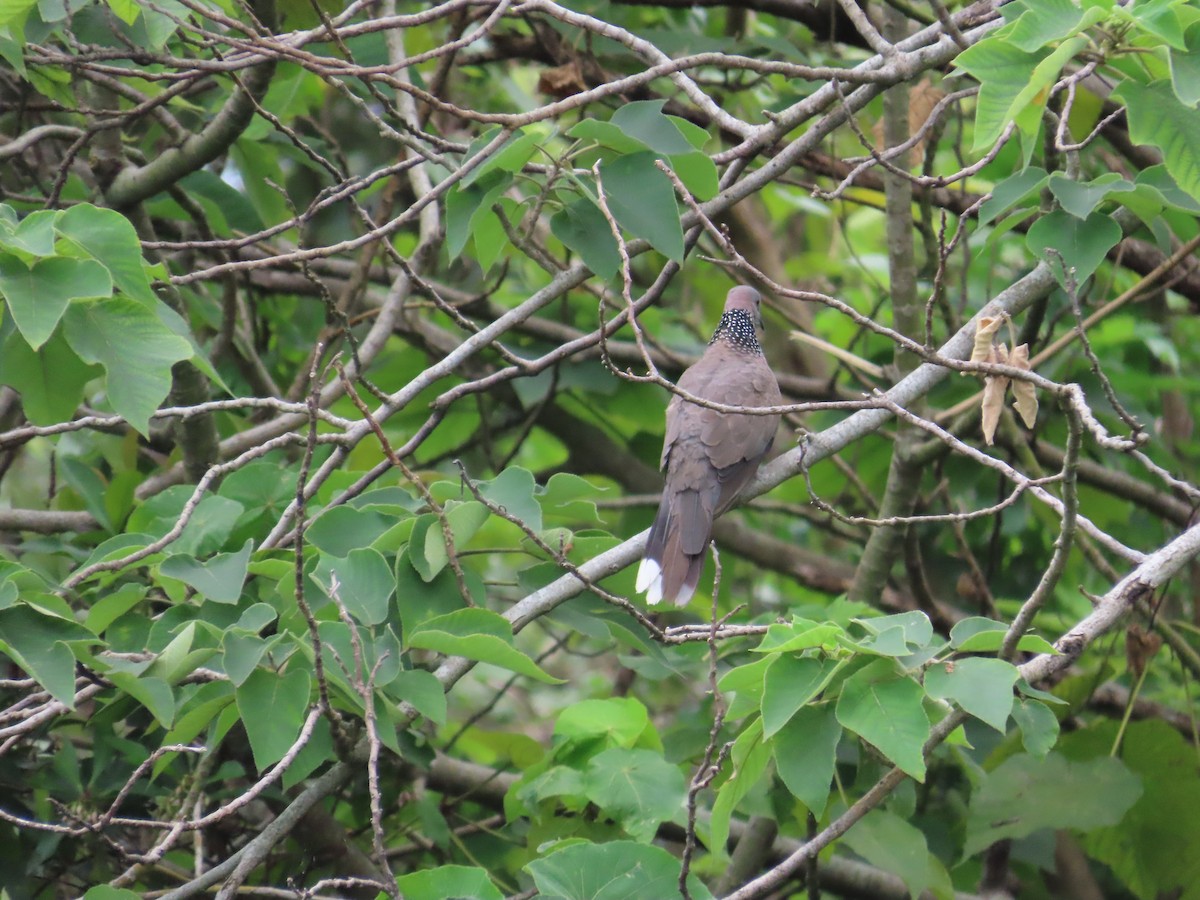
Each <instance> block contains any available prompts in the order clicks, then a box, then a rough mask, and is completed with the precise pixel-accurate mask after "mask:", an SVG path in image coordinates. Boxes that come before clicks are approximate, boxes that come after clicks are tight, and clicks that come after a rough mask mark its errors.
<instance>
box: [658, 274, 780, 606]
mask: <svg viewBox="0 0 1200 900" xmlns="http://www.w3.org/2000/svg"><path fill="white" fill-rule="evenodd" d="M761 301H762V298H761V297H760V296H759V293H758V291H756V290H755V289H754V288H752V287H745V286H742V287H735V288H734V289H733V290H731V291H730V292H729V296H728V297H727V298H726V300H725V312H724V313H723V314H722V316H721V322H720V324H719V325H718V326H717V330H716V331H715V332H714V333H713V336H712V340H711V341H709V344H708V349H707V350H705V351H704V355H703V356H701V357H700V359H699V360H697V361H696V364H695V365H693V366H692V367H691V368H689V369H688V370H687V371H686V372H684V373H683V375H682V376H681V377H680V379H679V387H680V389H681V390H684V391H687V392H688V393H689V394H691V395H692V396H694V397H698V398H699V399H701V400H708V401H711V402H713V403H722V404H725V405H726V406H778V405H779V404H781V403H782V402H783V399H782V397H781V396H780V394H779V384H778V382H776V380H775V375H774V374H773V373H772V372H771V367H770V365H768V363H767V359H766V357H765V356H763V352H762V347H761V346H759V343H758V335H757V331H756V329H758V328H761V327H762V314H761V312H760V310H759V305H760V303H761ZM778 426H779V416H777V415H762V416H756V415H746V414H744V413H727V412H720V411H718V410H715V409H709V408H707V407H704V406H700V405H698V404H696V403H692V402H689V401H687V400H685V399H684V398H683V397H681V396H680V395H678V394H675V395H674V396H672V397H671V402H670V404H669V405H668V406H667V433H666V437H665V438H664V440H663V452H662V462H661V466H662V468H664V469H666V472H667V477H666V484H665V485H664V486H663V495H662V502H661V503H660V504H659V507H658V515H657V516H655V518H654V524H653V525H652V526H651V527H650V537H649V538H648V539H647V541H646V552H645V554H644V556H643V558H642V564H641V566H640V567H639V568H638V578H637V589H638V591H639V592H641V591H645V592H646V600H647V602H649V603H658V602H659V601H660V600H666V601H668V602H670V601H672V600H673V601H675V603H677V604H678V605H679V606H684V605H685V604H687V602H688V601H689V600H690V599H691V598H692V594H693V593H694V592H695V590H696V584H697V582H698V581H699V580H700V570H701V569H702V568H704V551H705V549H706V548H707V547H708V541H709V538H710V537H711V535H712V523H713V519H714V518H716V517H717V516H719V515H721V513H723V512H725V510H727V509H728V508H729V507H730V506H731V505H732V504H733V501H734V500H736V499H737V496H738V494H739V493H741V490H742V488H744V487H745V486H746V484H747V483H748V482H749V481H750V479H751V478H753V477H754V473H755V472H757V471H758V464H759V462H761V461H762V458H763V456H765V455H766V453H767V451H768V450H769V449H770V448H771V443H772V441H773V440H774V439H775V429H776V428H777V427H778Z"/></svg>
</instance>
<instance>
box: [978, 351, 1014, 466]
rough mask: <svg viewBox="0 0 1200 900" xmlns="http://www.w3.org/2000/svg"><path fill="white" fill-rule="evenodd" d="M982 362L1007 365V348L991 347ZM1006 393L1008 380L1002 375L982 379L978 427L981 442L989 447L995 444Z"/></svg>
mask: <svg viewBox="0 0 1200 900" xmlns="http://www.w3.org/2000/svg"><path fill="white" fill-rule="evenodd" d="M983 361H984V362H990V363H1001V364H1003V363H1007V362H1008V348H1007V347H1005V346H1004V345H1003V344H1000V345H999V346H996V347H991V348H990V349H989V350H988V354H987V358H986V359H985V360H983ZM1007 391H1008V379H1007V378H1005V377H1004V376H1003V375H987V376H985V377H984V379H983V401H982V404H981V406H980V426H981V428H982V430H983V440H984V442H985V443H986V444H987V445H988V446H989V447H990V446H991V445H992V444H993V443H994V442H995V437H996V426H997V425H998V424H1000V413H1001V411H1002V410H1003V409H1004V394H1005V393H1006V392H1007Z"/></svg>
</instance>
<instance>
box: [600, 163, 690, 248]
mask: <svg viewBox="0 0 1200 900" xmlns="http://www.w3.org/2000/svg"><path fill="white" fill-rule="evenodd" d="M654 161H655V156H654V154H653V153H633V154H630V155H628V156H621V157H618V158H617V159H615V160H613V161H612V162H610V163H603V164H601V166H600V175H601V178H602V179H603V182H604V194H605V197H606V198H607V200H608V208H609V210H610V211H611V212H612V214H613V218H614V219H616V220H617V222H618V223H619V224H620V225H621V227H622V228H624V229H626V230H627V231H629V232H630V233H632V234H634V235H636V236H637V237H640V238H645V239H646V240H647V241H649V242H650V246H652V247H653V248H654V249H655V250H657V251H658V252H659V253H661V254H663V256H666V257H667V258H669V259H673V260H675V261H676V262H682V261H683V228H682V226H681V225H680V222H679V208H678V207H677V206H676V204H675V190H674V188H673V187H672V186H671V180H670V179H669V178H667V176H666V175H665V174H663V173H662V172H660V171H659V170H658V168H657V167H656V166H655V164H654Z"/></svg>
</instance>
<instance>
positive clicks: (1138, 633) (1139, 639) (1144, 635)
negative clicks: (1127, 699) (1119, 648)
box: [1125, 622, 1162, 678]
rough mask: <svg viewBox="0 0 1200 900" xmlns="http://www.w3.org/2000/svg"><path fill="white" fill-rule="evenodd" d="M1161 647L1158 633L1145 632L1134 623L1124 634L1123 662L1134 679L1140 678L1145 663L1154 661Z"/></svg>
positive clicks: (1144, 669)
mask: <svg viewBox="0 0 1200 900" xmlns="http://www.w3.org/2000/svg"><path fill="white" fill-rule="evenodd" d="M1161 647H1162V638H1161V637H1160V636H1159V634H1158V632H1155V631H1149V632H1148V631H1146V630H1144V629H1143V628H1142V626H1141V625H1139V624H1138V623H1137V622H1134V623H1133V624H1132V625H1130V626H1129V628H1128V629H1127V630H1126V632H1125V661H1126V663H1127V664H1128V666H1129V670H1130V671H1131V672H1132V673H1133V675H1134V677H1135V678H1141V677H1142V673H1143V672H1144V671H1146V663H1148V662H1149V661H1150V660H1152V659H1154V657H1155V655H1156V654H1157V653H1158V651H1159V649H1160V648H1161Z"/></svg>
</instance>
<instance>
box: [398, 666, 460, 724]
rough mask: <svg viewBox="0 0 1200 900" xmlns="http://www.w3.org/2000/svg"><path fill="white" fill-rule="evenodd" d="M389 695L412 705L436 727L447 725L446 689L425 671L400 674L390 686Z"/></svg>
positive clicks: (430, 673)
mask: <svg viewBox="0 0 1200 900" xmlns="http://www.w3.org/2000/svg"><path fill="white" fill-rule="evenodd" d="M387 692H388V695H389V696H392V697H395V698H396V699H397V700H401V701H404V702H406V703H411V704H412V706H413V709H415V710H416V711H417V712H419V713H420V714H421V715H423V716H424V717H425V718H427V719H428V720H429V721H431V722H433V724H435V725H445V724H446V689H445V688H444V687H443V686H442V683H441V682H440V681H438V680H437V679H436V678H434V677H433V673H432V672H426V671H425V670H424V669H408V670H406V671H403V672H400V673H399V674H398V675H397V676H396V677H395V678H394V679H393V680H392V683H391V684H389V685H388V689H387Z"/></svg>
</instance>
